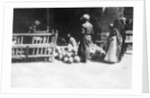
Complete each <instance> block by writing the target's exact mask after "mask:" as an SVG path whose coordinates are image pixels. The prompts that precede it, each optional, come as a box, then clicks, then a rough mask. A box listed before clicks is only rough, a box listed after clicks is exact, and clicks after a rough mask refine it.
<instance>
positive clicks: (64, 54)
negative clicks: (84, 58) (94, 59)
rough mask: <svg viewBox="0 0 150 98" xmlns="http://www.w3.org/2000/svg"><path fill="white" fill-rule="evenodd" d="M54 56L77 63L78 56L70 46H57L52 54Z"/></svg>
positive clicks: (78, 60)
mask: <svg viewBox="0 0 150 98" xmlns="http://www.w3.org/2000/svg"><path fill="white" fill-rule="evenodd" d="M54 56H55V58H56V59H58V60H60V61H63V62H65V63H70V64H71V63H79V62H80V57H79V56H78V55H77V51H76V49H73V48H72V47H71V46H69V45H68V46H57V47H56V50H55V54H54Z"/></svg>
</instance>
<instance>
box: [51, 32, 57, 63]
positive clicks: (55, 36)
mask: <svg viewBox="0 0 150 98" xmlns="http://www.w3.org/2000/svg"><path fill="white" fill-rule="evenodd" d="M53 37H54V40H52V41H53V42H52V44H53V48H52V62H53V61H54V54H55V48H56V45H57V38H58V30H56V33H55V35H54V36H53Z"/></svg>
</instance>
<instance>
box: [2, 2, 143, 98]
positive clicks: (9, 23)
mask: <svg viewBox="0 0 150 98" xmlns="http://www.w3.org/2000/svg"><path fill="white" fill-rule="evenodd" d="M132 6H133V7H134V27H133V28H134V30H133V62H132V63H133V64H132V87H131V89H68V88H67V89H66V88H65V89H51V88H11V43H12V41H11V38H12V30H13V29H12V27H13V8H38V7H41V8H47V7H49V8H50V7H52V8H55V7H57V8H58V7H132ZM4 12H5V13H4V32H3V33H4V34H3V35H4V36H3V39H4V40H3V57H2V89H1V92H2V93H32V94H104V95H126V94H129V95H139V94H141V93H142V68H143V67H142V64H143V62H142V59H143V33H144V27H143V24H144V19H143V18H144V17H143V16H144V15H143V14H144V0H133V1H132V0H131V1H128V0H121V1H114V0H110V1H107V0H106V1H86V2H85V1H81V2H79V1H73V2H69V1H67V2H58V1H57V2H54V1H53V2H23V3H21V2H11V3H10V2H7V3H5V8H4Z"/></svg>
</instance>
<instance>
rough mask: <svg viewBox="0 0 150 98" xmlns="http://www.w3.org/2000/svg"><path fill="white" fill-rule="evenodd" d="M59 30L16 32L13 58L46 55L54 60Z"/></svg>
mask: <svg viewBox="0 0 150 98" xmlns="http://www.w3.org/2000/svg"><path fill="white" fill-rule="evenodd" d="M57 37H58V31H56V32H55V33H14V34H13V45H12V59H27V58H37V57H46V58H49V59H51V60H50V61H53V60H54V52H55V46H56V42H57Z"/></svg>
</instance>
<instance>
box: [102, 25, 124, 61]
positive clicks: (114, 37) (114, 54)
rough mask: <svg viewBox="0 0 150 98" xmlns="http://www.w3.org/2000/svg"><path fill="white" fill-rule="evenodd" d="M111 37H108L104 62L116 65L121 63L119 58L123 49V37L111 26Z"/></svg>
mask: <svg viewBox="0 0 150 98" xmlns="http://www.w3.org/2000/svg"><path fill="white" fill-rule="evenodd" d="M109 28H110V35H109V37H108V46H107V51H106V56H105V58H104V61H106V62H108V63H116V62H118V61H119V56H120V53H121V47H122V37H121V35H120V33H119V31H118V30H117V29H116V28H114V26H113V24H110V26H109Z"/></svg>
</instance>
